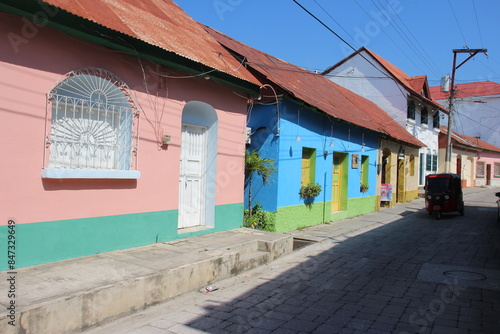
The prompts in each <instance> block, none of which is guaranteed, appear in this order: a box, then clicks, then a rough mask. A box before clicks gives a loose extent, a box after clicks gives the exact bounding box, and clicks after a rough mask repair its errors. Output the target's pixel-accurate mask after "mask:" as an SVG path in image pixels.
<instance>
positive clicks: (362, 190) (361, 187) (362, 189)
mask: <svg viewBox="0 0 500 334" xmlns="http://www.w3.org/2000/svg"><path fill="white" fill-rule="evenodd" d="M368 189H370V186H369V185H367V184H362V185H360V186H359V191H361V192H362V193H365V192H367V191H368Z"/></svg>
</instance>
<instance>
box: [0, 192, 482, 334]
mask: <svg viewBox="0 0 500 334" xmlns="http://www.w3.org/2000/svg"><path fill="white" fill-rule="evenodd" d="M480 191H485V189H484V188H468V189H465V190H464V192H465V193H466V194H467V193H471V192H480ZM423 208H424V200H423V199H422V198H419V199H416V200H414V201H412V202H409V203H400V204H397V205H396V206H394V207H391V208H382V209H381V210H380V211H377V212H373V213H369V214H366V215H363V216H358V217H354V218H350V219H345V220H342V221H336V222H332V223H329V224H322V225H318V226H314V227H310V228H305V229H302V230H297V231H292V232H289V233H287V234H276V233H269V232H262V231H255V230H249V229H237V230H233V231H227V232H219V233H213V234H208V235H204V236H199V237H194V238H189V239H182V240H177V241H173V242H168V243H163V244H154V245H150V246H146V247H140V248H135V249H128V250H123V251H116V252H110V253H103V254H98V255H94V256H88V257H83V258H77V259H72V260H66V261H60V262H55V263H49V264H43V265H38V266H34V267H29V268H24V269H19V270H17V271H16V272H17V273H16V285H17V291H16V300H15V301H16V326H11V325H9V324H8V322H9V321H10V320H11V319H10V318H9V317H8V315H9V313H8V312H7V311H4V310H7V306H8V303H9V300H8V298H7V292H6V291H7V290H6V289H3V288H2V289H1V290H2V291H3V293H1V294H0V307H2V313H0V333H9V334H10V333H27V334H29V333H36V334H43V333H51V334H55V333H64V332H69V331H75V330H78V329H82V328H88V327H91V326H95V325H98V324H102V323H105V322H107V321H110V320H112V319H116V318H118V317H121V316H124V315H127V314H130V313H133V312H136V311H138V310H141V309H144V308H147V307H149V306H152V305H155V304H158V303H161V302H163V301H165V300H168V299H170V298H172V297H175V296H178V295H181V294H183V293H185V292H188V291H192V290H197V289H200V288H203V287H206V286H207V285H210V284H213V283H214V282H216V281H219V280H222V279H225V278H228V277H231V276H234V275H237V274H239V273H241V272H244V271H246V270H249V269H252V268H256V267H258V266H261V265H263V264H266V263H269V262H271V261H273V260H274V259H276V258H278V257H280V256H283V255H286V254H289V253H291V252H292V248H293V240H294V239H298V240H301V239H302V240H306V241H308V242H321V241H324V240H325V239H335V240H341V239H342V238H345V237H348V236H349V235H351V234H354V235H356V234H360V233H363V232H364V231H368V230H372V229H375V228H377V227H380V226H382V225H385V224H389V223H391V222H393V221H395V220H397V219H400V218H401V217H402V216H405V215H410V214H414V213H416V212H419V211H420V210H423ZM8 278H9V274H8V272H1V273H0V281H1V282H6V281H7V279H8ZM2 284H4V286H5V283H2ZM0 286H2V285H0Z"/></svg>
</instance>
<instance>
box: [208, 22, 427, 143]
mask: <svg viewBox="0 0 500 334" xmlns="http://www.w3.org/2000/svg"><path fill="white" fill-rule="evenodd" d="M205 28H206V29H207V31H208V32H209V33H210V34H211V35H212V36H214V37H215V38H216V39H217V40H218V41H219V42H220V43H221V44H223V45H225V46H226V47H227V48H229V49H231V50H233V51H234V52H236V53H238V54H240V55H242V56H244V57H245V58H246V59H247V61H248V66H250V67H252V68H254V69H255V70H257V71H258V72H260V73H261V74H262V75H264V76H265V77H266V78H267V79H268V80H269V81H271V82H273V83H275V84H277V85H278V86H280V87H281V88H282V89H283V90H285V91H287V92H288V93H289V94H291V95H293V96H295V97H296V98H297V99H300V100H302V101H304V102H306V103H307V104H309V105H311V106H314V107H316V108H318V109H320V110H321V111H323V112H324V113H326V114H328V115H330V116H333V117H334V118H337V119H340V120H344V121H346V122H349V123H351V124H354V125H358V126H360V127H363V128H366V129H370V130H373V131H375V132H379V133H382V134H385V135H387V136H389V137H391V138H393V139H396V140H399V141H403V142H406V143H408V144H411V145H414V146H419V147H424V146H426V145H425V144H423V143H422V142H421V141H419V140H418V139H417V138H415V137H414V136H412V135H411V134H410V133H409V132H408V131H406V129H405V128H404V127H402V126H401V125H399V123H397V122H396V121H394V119H393V118H392V117H390V116H389V115H388V114H387V113H386V112H385V111H384V110H383V109H381V108H380V107H378V106H377V105H376V104H374V103H373V102H371V101H368V100H367V99H365V98H363V97H361V96H359V95H357V94H355V93H353V92H351V91H350V90H347V89H345V88H343V87H341V86H339V85H337V84H335V83H333V82H332V81H331V80H328V79H327V78H326V77H324V76H322V75H318V74H315V73H313V72H311V71H308V70H306V69H303V68H300V67H298V66H295V65H292V64H290V63H287V62H285V61H283V60H280V59H278V58H276V57H273V56H271V55H269V54H266V53H264V52H261V51H259V50H256V49H254V48H251V47H250V46H247V45H245V44H243V43H241V42H238V41H236V40H234V39H232V38H230V37H228V36H226V35H224V34H222V33H220V32H218V31H216V30H214V29H211V28H210V27H205Z"/></svg>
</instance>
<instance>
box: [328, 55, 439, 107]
mask: <svg viewBox="0 0 500 334" xmlns="http://www.w3.org/2000/svg"><path fill="white" fill-rule="evenodd" d="M361 52H366V53H367V54H369V55H370V56H371V57H372V58H373V59H375V60H376V61H377V62H378V63H379V64H380V65H381V66H382V67H383V68H384V69H385V70H386V71H387V72H388V73H389V74H391V75H392V76H393V78H394V79H396V80H397V81H399V83H401V85H403V86H404V87H405V88H406V89H407V90H408V92H409V93H410V94H412V95H413V96H416V97H418V98H420V99H422V100H423V101H426V102H427V103H429V104H431V105H433V106H434V107H435V108H437V109H440V110H443V111H445V112H447V110H446V109H445V108H444V107H443V106H442V105H440V104H439V103H438V102H436V101H435V99H434V98H433V97H432V94H431V92H430V90H429V86H428V84H427V76H426V75H420V76H416V77H410V76H409V75H407V74H406V73H405V72H403V71H402V70H401V69H400V68H398V67H396V66H394V65H393V64H392V63H391V62H389V61H387V60H385V59H384V58H382V57H381V56H379V55H378V54H376V53H375V52H373V51H371V50H369V49H367V48H366V47H362V48H360V49H359V50H357V51H356V52H354V53H353V54H351V55H350V56H348V57H346V58H345V59H343V60H341V61H340V62H338V63H337V64H335V65H333V66H331V67H330V68H328V69H327V70H326V71H324V72H323V74H328V73H330V72H331V71H332V70H333V69H335V68H336V67H338V66H339V65H341V64H342V63H344V62H345V61H347V60H348V59H350V58H352V57H354V56H355V55H357V54H360V53H361Z"/></svg>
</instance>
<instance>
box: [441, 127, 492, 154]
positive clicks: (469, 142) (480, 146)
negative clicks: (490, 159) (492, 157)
mask: <svg viewBox="0 0 500 334" xmlns="http://www.w3.org/2000/svg"><path fill="white" fill-rule="evenodd" d="M439 130H440V132H441V134H443V135H448V128H447V127H446V126H444V125H441V126H440V129H439ZM451 139H452V140H453V141H455V142H456V143H457V144H461V145H464V146H468V147H470V148H473V149H476V150H486V151H491V152H498V153H500V148H499V147H496V146H495V145H492V144H490V143H488V142H485V141H484V140H481V139H479V138H476V137H471V136H466V135H463V134H460V133H457V132H455V131H451Z"/></svg>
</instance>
